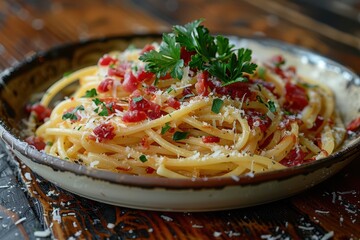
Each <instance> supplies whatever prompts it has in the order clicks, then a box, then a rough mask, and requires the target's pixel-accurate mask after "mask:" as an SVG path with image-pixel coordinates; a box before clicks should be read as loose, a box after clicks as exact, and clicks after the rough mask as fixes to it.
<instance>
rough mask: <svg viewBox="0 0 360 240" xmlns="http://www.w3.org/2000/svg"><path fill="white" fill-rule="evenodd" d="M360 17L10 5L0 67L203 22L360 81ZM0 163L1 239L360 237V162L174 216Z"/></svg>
mask: <svg viewBox="0 0 360 240" xmlns="http://www.w3.org/2000/svg"><path fill="white" fill-rule="evenodd" d="M359 10H360V1H332V0H319V1H310V0H293V1H285V0H276V1H267V0H243V1H236V0H225V1H215V0H211V1H210V0H198V1H193V0H181V1H177V0H167V1H160V0H146V1H144V0H134V1H130V0H124V1H116V0H103V1H100V0H96V1H95V0H94V1H85V0H77V1H73V0H65V1H59V0H51V1H50V0H31V1H30V0H29V1H26V0H3V1H0V70H1V69H5V68H7V67H10V66H11V65H14V64H17V63H18V62H19V61H22V60H23V59H24V58H26V57H27V56H31V55H32V54H34V53H35V52H37V51H44V50H47V49H49V48H51V47H53V46H56V45H59V44H63V43H68V42H74V41H78V40H81V39H87V38H92V37H100V36H108V35H121V34H130V33H147V32H149V33H154V32H155V33H157V32H163V31H167V30H169V29H170V26H171V25H173V24H183V23H186V22H188V21H191V20H193V19H197V18H200V17H203V18H205V19H206V26H207V27H209V28H210V30H211V31H214V32H222V33H227V34H237V35H244V36H253V35H264V36H268V37H271V38H275V39H280V40H283V41H286V42H289V43H293V44H296V45H300V46H303V47H306V48H309V49H312V50H314V51H316V52H319V53H321V54H323V55H325V56H327V57H330V58H332V59H334V60H336V61H339V62H341V63H342V64H344V65H346V66H348V67H349V68H352V69H353V70H354V71H355V72H357V73H358V74H359V73H360V64H359V63H360V24H359ZM0 157H1V161H0V239H36V238H39V237H41V236H44V237H46V238H54V239H106V238H108V239H360V217H359V208H360V196H359V195H360V175H359V170H360V162H359V161H354V162H353V163H351V164H350V165H349V166H348V167H347V168H346V169H344V170H343V171H341V172H340V173H338V174H337V175H336V176H334V177H332V178H331V179H329V180H327V181H326V182H324V183H322V184H320V185H319V186H317V187H315V188H313V189H311V190H309V191H306V192H303V193H301V194H299V195H298V196H294V197H292V198H288V199H285V200H282V201H278V202H274V203H270V204H266V205H261V206H257V207H252V208H245V209H237V210H229V211H220V212H208V213H169V212H155V211H140V210H133V209H128V208H121V207H114V206H111V205H107V204H102V203H98V202H94V201H91V200H88V199H84V198H82V197H79V196H76V195H73V194H71V193H69V192H66V191H64V190H62V189H60V188H58V187H56V186H54V185H53V184H51V183H49V182H47V181H46V180H44V179H42V178H40V177H39V176H36V175H35V174H34V173H32V172H31V171H30V170H29V169H28V168H27V167H26V166H24V165H22V164H21V163H19V162H18V161H17V160H16V159H14V158H13V157H12V156H11V155H10V154H9V152H8V150H6V148H5V147H4V146H3V145H1V146H0ZM36 231H38V232H36ZM35 232H36V233H35Z"/></svg>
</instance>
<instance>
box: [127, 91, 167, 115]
mask: <svg viewBox="0 0 360 240" xmlns="http://www.w3.org/2000/svg"><path fill="white" fill-rule="evenodd" d="M135 94H136V95H135ZM137 94H138V93H134V96H136V97H139V96H138V95H137ZM140 97H141V96H140ZM129 110H130V111H133V110H137V111H141V112H144V113H145V114H146V115H147V117H149V118H150V119H157V118H159V117H161V116H162V112H161V107H160V105H159V104H156V103H153V102H151V101H149V100H147V99H145V98H144V97H142V99H141V100H139V101H134V98H132V99H131V101H130V103H129ZM142 120H143V119H142ZM140 121H141V120H140Z"/></svg>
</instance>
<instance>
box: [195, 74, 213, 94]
mask: <svg viewBox="0 0 360 240" xmlns="http://www.w3.org/2000/svg"><path fill="white" fill-rule="evenodd" d="M208 77H209V73H208V72H207V71H203V72H201V73H199V74H198V75H197V83H195V89H196V92H197V93H198V95H202V96H205V97H206V96H208V95H209V93H210V92H209V81H208Z"/></svg>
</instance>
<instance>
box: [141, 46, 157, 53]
mask: <svg viewBox="0 0 360 240" xmlns="http://www.w3.org/2000/svg"><path fill="white" fill-rule="evenodd" d="M151 50H155V47H154V46H153V45H151V44H146V45H145V47H144V48H143V49H142V50H141V52H140V55H143V54H144V53H146V52H150V51H151Z"/></svg>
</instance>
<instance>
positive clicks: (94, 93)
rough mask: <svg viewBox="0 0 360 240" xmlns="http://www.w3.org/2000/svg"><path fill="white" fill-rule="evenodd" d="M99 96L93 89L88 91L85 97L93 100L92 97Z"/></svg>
mask: <svg viewBox="0 0 360 240" xmlns="http://www.w3.org/2000/svg"><path fill="white" fill-rule="evenodd" d="M97 95H98V93H97V92H96V89H95V88H92V89H90V90H87V91H86V92H85V95H84V96H83V97H84V98H92V97H96V96H97Z"/></svg>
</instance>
